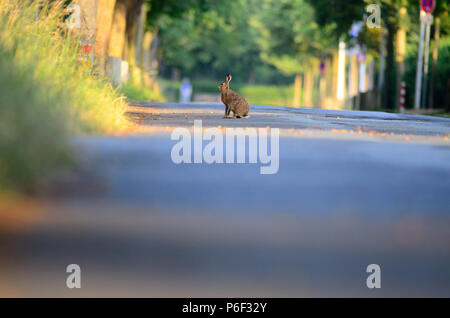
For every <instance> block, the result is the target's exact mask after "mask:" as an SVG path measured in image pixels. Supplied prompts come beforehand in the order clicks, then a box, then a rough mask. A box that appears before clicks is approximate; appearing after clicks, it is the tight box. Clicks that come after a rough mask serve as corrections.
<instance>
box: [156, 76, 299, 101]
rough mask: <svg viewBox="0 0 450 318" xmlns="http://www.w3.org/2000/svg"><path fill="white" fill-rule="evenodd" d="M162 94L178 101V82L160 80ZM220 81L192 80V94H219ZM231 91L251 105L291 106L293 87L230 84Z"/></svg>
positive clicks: (170, 99)
mask: <svg viewBox="0 0 450 318" xmlns="http://www.w3.org/2000/svg"><path fill="white" fill-rule="evenodd" d="M160 82H161V86H162V87H163V94H164V96H165V98H166V99H168V100H169V101H178V96H179V93H178V91H179V88H180V82H177V81H171V80H163V79H162V80H160ZM219 84H220V81H214V80H194V81H193V82H192V88H193V94H194V95H195V94H196V93H203V94H220V91H219V90H218V89H217V86H218V85H219ZM231 89H233V90H235V91H236V92H238V93H239V94H241V95H242V96H244V97H245V98H246V99H247V100H248V102H249V103H250V104H251V105H275V106H291V105H292V99H293V97H294V86H293V85H250V84H243V83H239V82H235V83H233V82H231Z"/></svg>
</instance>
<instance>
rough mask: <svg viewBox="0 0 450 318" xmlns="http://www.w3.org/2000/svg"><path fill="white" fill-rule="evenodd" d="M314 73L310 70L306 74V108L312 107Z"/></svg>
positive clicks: (304, 99)
mask: <svg viewBox="0 0 450 318" xmlns="http://www.w3.org/2000/svg"><path fill="white" fill-rule="evenodd" d="M313 85H314V83H313V71H312V69H311V68H308V69H307V70H306V72H305V89H304V97H303V105H304V106H306V107H312V106H313V103H312V93H313Z"/></svg>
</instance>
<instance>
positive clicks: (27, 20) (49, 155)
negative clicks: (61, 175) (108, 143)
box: [0, 0, 129, 194]
mask: <svg viewBox="0 0 450 318" xmlns="http://www.w3.org/2000/svg"><path fill="white" fill-rule="evenodd" d="M36 3H37V1H34V2H32V1H10V0H0V39H1V42H0V96H1V99H0V194H3V193H6V192H33V191H34V190H36V188H37V187H39V185H40V184H41V183H42V182H44V181H45V178H46V176H48V175H49V173H51V172H52V171H54V170H55V169H58V168H59V167H65V166H67V165H69V164H70V163H71V162H72V158H73V152H72V150H71V148H70V145H69V138H70V136H72V135H74V134H80V133H89V132H100V133H108V132H113V131H117V130H120V129H127V128H128V125H129V124H128V122H127V120H126V119H125V117H124V116H123V113H124V111H125V107H126V104H125V102H124V100H123V97H122V96H121V95H120V94H119V93H118V92H117V91H116V90H114V89H113V88H112V87H111V86H110V85H109V84H108V83H107V82H106V81H104V80H101V79H100V80H99V79H94V78H93V77H92V76H91V75H90V72H89V67H88V65H87V63H84V62H83V61H82V60H80V57H79V55H78V47H77V43H78V41H77V40H76V38H74V37H72V36H69V35H68V34H67V30H66V28H65V24H64V22H63V18H62V17H63V14H64V8H63V3H64V1H53V2H52V3H51V6H47V7H44V8H39V10H38V7H37V4H36Z"/></svg>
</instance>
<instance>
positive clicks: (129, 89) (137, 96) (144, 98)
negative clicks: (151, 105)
mask: <svg viewBox="0 0 450 318" xmlns="http://www.w3.org/2000/svg"><path fill="white" fill-rule="evenodd" d="M120 92H121V93H122V94H123V95H125V96H126V97H127V98H129V99H131V100H134V101H140V102H164V101H165V99H164V97H163V96H161V95H160V94H158V93H157V92H155V91H154V90H152V89H150V88H147V87H144V86H141V85H137V84H136V83H134V82H133V80H132V79H130V80H128V82H127V83H126V84H124V85H122V87H121V88H120Z"/></svg>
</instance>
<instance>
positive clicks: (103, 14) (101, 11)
mask: <svg viewBox="0 0 450 318" xmlns="http://www.w3.org/2000/svg"><path fill="white" fill-rule="evenodd" d="M115 5H116V0H98V9H97V33H96V38H95V54H96V56H97V63H96V64H97V72H99V73H100V74H104V72H105V63H106V60H107V58H108V47H109V37H110V35H111V26H112V22H113V15H114V7H115Z"/></svg>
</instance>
